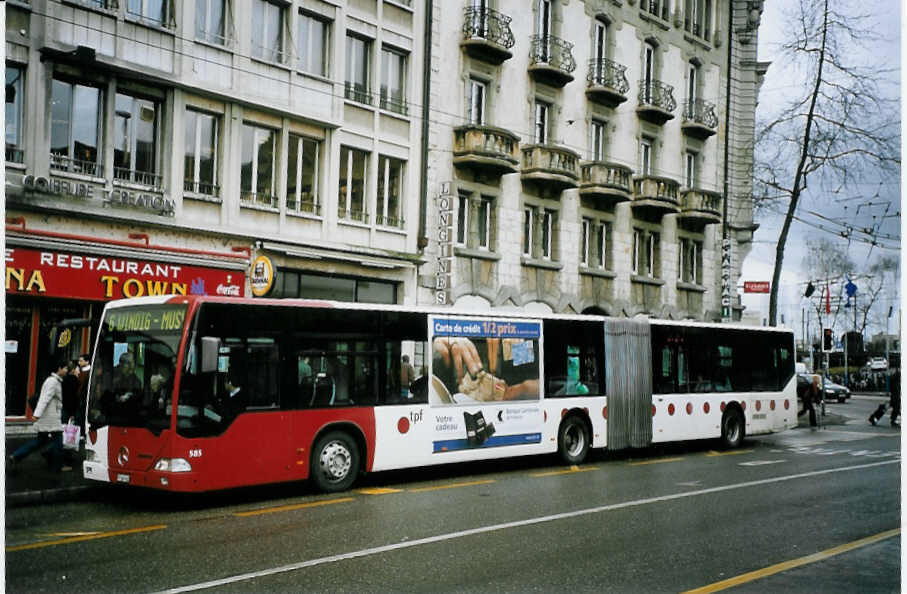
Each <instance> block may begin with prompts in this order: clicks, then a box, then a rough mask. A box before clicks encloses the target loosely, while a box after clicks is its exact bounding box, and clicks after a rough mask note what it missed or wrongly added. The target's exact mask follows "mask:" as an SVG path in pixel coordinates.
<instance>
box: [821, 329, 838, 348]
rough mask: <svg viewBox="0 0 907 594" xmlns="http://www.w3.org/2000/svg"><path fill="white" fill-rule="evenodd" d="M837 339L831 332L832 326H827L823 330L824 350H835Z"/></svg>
mask: <svg viewBox="0 0 907 594" xmlns="http://www.w3.org/2000/svg"><path fill="white" fill-rule="evenodd" d="M834 345H835V340H834V335H833V334H832V333H831V328H825V329H824V330H823V331H822V352H823V353H830V352H832V351H833V350H834Z"/></svg>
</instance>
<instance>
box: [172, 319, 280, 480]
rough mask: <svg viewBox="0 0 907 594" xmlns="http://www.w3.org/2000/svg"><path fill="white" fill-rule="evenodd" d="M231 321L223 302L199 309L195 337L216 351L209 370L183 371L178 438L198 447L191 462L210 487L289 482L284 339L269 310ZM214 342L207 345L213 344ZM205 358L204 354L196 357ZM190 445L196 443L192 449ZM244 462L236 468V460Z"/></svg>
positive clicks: (204, 348) (178, 415)
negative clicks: (196, 456) (209, 480)
mask: <svg viewBox="0 0 907 594" xmlns="http://www.w3.org/2000/svg"><path fill="white" fill-rule="evenodd" d="M255 313H260V315H258V316H256V315H254V314H253V315H249V316H237V315H236V309H235V308H232V307H230V306H228V305H225V304H214V303H211V304H205V306H204V307H203V308H202V311H201V313H200V323H199V335H200V336H201V339H200V340H201V341H202V343H203V344H204V342H208V345H204V346H202V347H201V350H202V351H208V353H209V355H208V356H210V352H211V351H212V350H215V349H216V362H211V363H209V364H210V365H211V366H213V367H214V368H215V369H214V371H213V372H212V371H207V370H206V372H204V373H198V374H191V373H190V374H187V375H186V376H184V378H185V381H184V382H183V385H182V386H181V390H180V396H179V402H178V407H177V433H178V434H180V435H181V436H182V437H188V438H190V439H189V440H187V441H189V442H190V443H188V444H187V445H188V447H189V448H191V449H196V450H197V449H201V450H202V456H201V457H200V459H199V460H198V461H197V462H195V463H194V465H198V466H199V467H200V468H203V469H204V470H205V471H206V473H207V474H209V475H210V476H212V477H217V478H214V479H213V482H215V483H217V484H218V485H220V484H225V485H229V484H232V483H233V482H237V483H249V482H250V476H251V475H250V476H244V475H243V471H248V472H250V473H253V474H254V477H253V481H252V482H256V483H258V482H276V481H282V480H289V479H291V478H292V477H293V475H292V466H293V451H292V449H291V446H290V431H289V414H290V413H289V412H288V411H286V410H285V408H286V407H285V406H284V404H285V403H284V402H283V400H284V399H289V398H290V396H291V395H290V394H287V393H286V390H282V389H281V380H280V378H281V375H282V374H281V365H282V364H285V363H282V359H281V344H282V342H283V340H282V336H283V334H282V333H281V332H280V331H278V330H276V329H274V327H273V326H274V324H272V323H269V322H272V321H273V320H270V319H269V318H268V314H269V313H270V312H268V311H261V312H255ZM269 326H270V327H269ZM212 344H213V346H212ZM203 356H204V355H203ZM193 443H197V445H193ZM240 460H242V461H244V463H243V465H242V467H239V466H237V462H238V461H240Z"/></svg>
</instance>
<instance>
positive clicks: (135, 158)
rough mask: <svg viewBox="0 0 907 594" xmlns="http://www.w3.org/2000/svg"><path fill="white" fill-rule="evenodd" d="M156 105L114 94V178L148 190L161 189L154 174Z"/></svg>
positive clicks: (153, 102) (156, 139)
mask: <svg viewBox="0 0 907 594" xmlns="http://www.w3.org/2000/svg"><path fill="white" fill-rule="evenodd" d="M160 110H161V105H160V103H159V102H157V101H154V100H150V99H143V98H140V97H135V96H133V95H129V94H126V93H117V95H116V106H115V114H114V124H113V129H114V136H113V176H114V179H117V180H120V181H127V182H131V183H135V184H140V185H143V186H148V187H149V188H157V189H159V188H160V187H161V182H162V181H163V177H162V176H160V175H158V173H157V161H158V157H157V147H158V134H159V129H158V128H159V126H160V119H161V118H160Z"/></svg>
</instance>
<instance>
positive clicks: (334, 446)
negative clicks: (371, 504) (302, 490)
mask: <svg viewBox="0 0 907 594" xmlns="http://www.w3.org/2000/svg"><path fill="white" fill-rule="evenodd" d="M312 454H313V457H312V480H314V481H315V486H316V487H318V489H320V490H321V491H325V492H327V493H336V492H338V491H345V490H347V489H349V488H350V486H352V484H353V482H354V481H355V480H356V476H357V475H358V474H359V446H357V445H356V441H355V440H354V439H353V438H352V437H351V436H350V434H349V433H346V432H344V431H331V432H330V433H327V434H325V435H324V436H322V437H321V439H319V440H318V442H317V443H316V444H315V448H314V449H313V450H312Z"/></svg>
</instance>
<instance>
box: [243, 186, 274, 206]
mask: <svg viewBox="0 0 907 594" xmlns="http://www.w3.org/2000/svg"><path fill="white" fill-rule="evenodd" d="M239 205H240V206H258V207H263V208H274V209H276V208H277V207H278V201H277V196H274V195H273V194H269V193H267V192H249V191H246V190H243V191H242V192H240V194H239Z"/></svg>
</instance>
